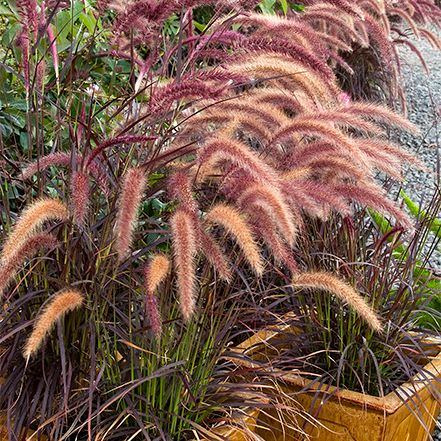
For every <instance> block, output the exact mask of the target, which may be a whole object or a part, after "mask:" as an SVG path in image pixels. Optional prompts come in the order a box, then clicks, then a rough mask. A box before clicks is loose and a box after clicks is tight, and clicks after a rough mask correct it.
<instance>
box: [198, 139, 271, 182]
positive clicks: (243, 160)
mask: <svg viewBox="0 0 441 441" xmlns="http://www.w3.org/2000/svg"><path fill="white" fill-rule="evenodd" d="M218 161H229V162H231V163H233V164H235V165H237V166H238V167H240V168H241V169H243V170H245V171H247V172H248V173H249V174H250V175H251V176H253V177H254V178H255V179H256V180H258V181H260V182H262V183H275V182H277V174H276V172H275V170H274V169H273V168H272V167H270V166H269V165H268V164H266V163H265V162H264V161H262V160H261V159H260V158H259V157H258V156H257V155H255V154H254V153H253V152H252V151H251V150H250V149H249V148H248V147H247V146H246V145H245V144H243V143H241V142H238V141H233V140H230V139H224V138H219V139H216V138H215V139H212V140H210V142H208V143H207V144H206V145H205V146H204V147H203V148H202V149H201V150H200V151H199V152H198V158H197V162H198V165H202V164H205V163H207V162H214V163H215V162H218Z"/></svg>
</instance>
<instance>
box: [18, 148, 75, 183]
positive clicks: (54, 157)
mask: <svg viewBox="0 0 441 441" xmlns="http://www.w3.org/2000/svg"><path fill="white" fill-rule="evenodd" d="M70 161H71V153H67V152H66V153H64V152H54V153H50V154H49V155H46V156H42V157H40V158H38V159H37V160H36V161H35V162H31V163H30V164H28V165H27V166H26V167H24V168H23V169H22V170H21V178H22V179H29V178H30V177H31V176H33V175H35V174H36V173H38V172H41V171H43V170H46V169H47V168H48V167H52V166H59V165H64V166H67V165H69V164H70Z"/></svg>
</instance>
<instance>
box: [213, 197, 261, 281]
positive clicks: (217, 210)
mask: <svg viewBox="0 0 441 441" xmlns="http://www.w3.org/2000/svg"><path fill="white" fill-rule="evenodd" d="M205 220H206V222H208V223H211V224H216V225H220V226H222V227H223V228H224V229H225V231H227V232H228V233H229V234H230V235H232V236H233V237H234V238H235V239H236V241H237V243H238V245H239V246H240V248H241V249H242V251H243V254H244V257H245V258H246V260H247V261H248V263H249V264H250V266H251V268H252V269H253V270H254V272H255V273H256V274H257V275H258V276H260V275H262V273H263V268H264V263H263V260H262V257H261V256H260V253H259V248H258V246H257V243H256V241H255V239H254V237H253V233H252V231H251V229H250V227H249V226H248V224H247V222H246V221H245V220H244V218H243V216H242V215H241V213H240V212H239V211H238V210H236V209H235V208H233V207H231V206H229V205H226V204H217V205H214V206H213V207H212V208H210V210H209V211H208V212H207V214H206V218H205Z"/></svg>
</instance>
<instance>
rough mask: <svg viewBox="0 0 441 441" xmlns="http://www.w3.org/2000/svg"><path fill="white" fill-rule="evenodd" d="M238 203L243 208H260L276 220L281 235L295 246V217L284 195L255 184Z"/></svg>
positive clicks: (268, 187)
mask: <svg viewBox="0 0 441 441" xmlns="http://www.w3.org/2000/svg"><path fill="white" fill-rule="evenodd" d="M237 203H238V204H239V205H240V206H242V207H247V206H258V207H260V208H262V209H263V210H264V211H266V212H267V213H268V214H269V215H270V216H271V217H272V218H273V220H274V223H275V224H276V225H277V227H278V229H279V233H280V235H281V236H282V237H283V238H284V239H285V240H286V242H287V243H288V244H289V245H291V246H292V245H293V244H294V241H295V239H296V235H297V228H296V224H295V222H294V216H293V214H292V211H291V209H290V207H289V205H288V204H287V203H286V201H285V200H284V199H283V195H282V193H281V192H280V191H279V190H278V189H276V188H274V187H271V186H265V185H262V184H255V185H252V186H250V187H248V188H247V189H246V190H245V191H244V192H243V193H242V194H241V196H240V197H239V199H238V201H237Z"/></svg>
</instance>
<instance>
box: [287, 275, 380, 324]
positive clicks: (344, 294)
mask: <svg viewBox="0 0 441 441" xmlns="http://www.w3.org/2000/svg"><path fill="white" fill-rule="evenodd" d="M292 285H293V287H294V288H308V289H320V290H324V291H329V292H331V293H332V294H334V295H335V296H336V297H338V298H340V299H341V300H343V301H345V302H346V303H347V304H348V305H349V306H350V307H351V308H353V309H354V310H355V311H356V312H357V313H358V314H359V315H360V316H361V317H362V318H363V319H364V320H365V321H366V323H367V324H368V325H369V326H370V327H371V328H372V329H373V330H374V331H377V332H380V331H381V328H382V325H381V322H380V320H379V318H378V317H377V315H376V314H375V312H374V311H373V310H372V308H371V307H370V306H369V305H368V304H367V303H366V301H365V300H364V299H363V297H362V296H361V295H360V294H358V293H357V292H356V291H355V290H354V288H352V286H350V285H348V284H346V283H344V282H342V281H341V280H340V279H338V278H337V277H335V276H333V275H332V274H329V273H324V272H307V273H302V274H298V275H296V276H295V277H294V279H293V282H292Z"/></svg>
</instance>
